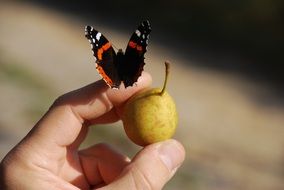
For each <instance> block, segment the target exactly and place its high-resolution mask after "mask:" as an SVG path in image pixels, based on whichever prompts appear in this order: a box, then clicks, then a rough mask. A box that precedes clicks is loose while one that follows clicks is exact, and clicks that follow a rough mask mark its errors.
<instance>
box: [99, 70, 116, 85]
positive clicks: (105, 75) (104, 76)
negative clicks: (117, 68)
mask: <svg viewBox="0 0 284 190" xmlns="http://www.w3.org/2000/svg"><path fill="white" fill-rule="evenodd" d="M97 70H98V72H99V74H100V75H101V76H102V77H103V79H104V81H105V82H106V83H107V84H108V85H109V86H110V87H111V86H112V85H113V81H112V80H111V78H109V77H108V76H107V74H106V73H105V72H104V69H103V68H102V67H101V66H99V65H97Z"/></svg>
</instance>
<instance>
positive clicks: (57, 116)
mask: <svg viewBox="0 0 284 190" xmlns="http://www.w3.org/2000/svg"><path fill="white" fill-rule="evenodd" d="M151 82H152V80H151V76H150V75H149V74H147V73H143V74H142V76H141V77H140V78H139V80H138V82H137V85H134V86H133V87H129V88H126V89H119V90H116V89H110V88H109V87H108V86H107V85H106V84H105V83H104V81H102V80H101V81H97V82H95V83H92V84H90V85H88V86H85V87H83V88H81V89H78V90H75V91H72V92H70V93H67V94H65V95H63V96H61V97H60V98H58V99H57V100H56V101H55V103H54V104H53V105H52V106H51V108H50V109H49V111H48V112H47V113H46V114H45V115H44V116H43V118H42V119H41V120H40V121H39V122H38V123H37V124H36V126H35V127H34V128H33V130H32V131H31V133H30V134H29V135H28V136H29V139H31V138H37V143H38V145H40V144H41V143H42V144H43V145H45V146H46V145H48V144H49V143H52V144H53V143H56V144H57V145H59V146H68V145H71V144H72V143H73V142H74V141H75V140H76V138H77V136H78V135H79V133H80V131H81V128H82V126H83V124H85V123H88V122H90V121H91V123H94V122H99V121H100V122H103V121H104V120H106V118H107V120H109V121H116V120H118V119H119V116H118V115H117V113H116V111H115V107H118V106H121V105H122V104H123V103H124V102H125V101H126V100H127V99H129V98H130V97H131V96H132V95H133V94H134V93H136V92H137V91H139V90H141V89H144V88H146V87H148V86H150V84H151ZM38 137H40V138H38Z"/></svg>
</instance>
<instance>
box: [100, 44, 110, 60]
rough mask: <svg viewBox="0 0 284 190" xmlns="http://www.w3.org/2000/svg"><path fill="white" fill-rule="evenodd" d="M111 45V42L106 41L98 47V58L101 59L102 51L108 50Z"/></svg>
mask: <svg viewBox="0 0 284 190" xmlns="http://www.w3.org/2000/svg"><path fill="white" fill-rule="evenodd" d="M110 47H111V44H110V43H109V42H108V43H106V44H105V45H103V46H102V47H101V48H100V49H98V51H97V56H98V59H99V60H102V59H103V53H104V51H106V50H108V49H109V48H110Z"/></svg>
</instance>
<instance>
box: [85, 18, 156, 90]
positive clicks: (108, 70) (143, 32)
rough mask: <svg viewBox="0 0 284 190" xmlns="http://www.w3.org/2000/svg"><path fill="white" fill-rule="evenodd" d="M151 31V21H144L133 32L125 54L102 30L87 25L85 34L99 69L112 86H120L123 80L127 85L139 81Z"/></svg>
mask: <svg viewBox="0 0 284 190" xmlns="http://www.w3.org/2000/svg"><path fill="white" fill-rule="evenodd" d="M150 32H151V26H150V23H149V21H143V22H142V23H141V24H140V25H139V26H138V28H137V29H136V30H135V32H134V33H133V34H132V36H131V38H130V40H129V42H128V44H127V48H126V51H125V54H123V52H122V51H121V50H119V51H118V53H117V54H116V53H115V51H114V49H113V48H112V46H111V43H110V42H109V41H108V40H107V39H106V38H105V37H104V36H103V35H102V34H101V33H100V32H98V31H96V30H95V29H94V28H93V27H91V26H86V28H85V36H86V38H87V39H88V40H89V42H90V44H91V46H92V50H93V53H94V56H95V57H96V63H97V70H98V72H99V74H100V75H101V76H102V78H103V79H104V81H105V82H106V83H107V84H108V85H109V86H110V87H111V88H119V85H120V83H121V82H122V81H123V83H124V86H125V87H128V86H132V85H133V84H134V83H135V82H137V80H138V78H139V76H141V73H142V71H143V66H144V64H145V63H144V59H145V58H144V54H145V52H146V47H147V45H148V39H149V34H150Z"/></svg>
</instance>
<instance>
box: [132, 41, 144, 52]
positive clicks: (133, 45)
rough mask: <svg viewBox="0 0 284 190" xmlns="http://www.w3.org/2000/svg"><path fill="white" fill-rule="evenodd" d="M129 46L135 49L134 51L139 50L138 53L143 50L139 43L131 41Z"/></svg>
mask: <svg viewBox="0 0 284 190" xmlns="http://www.w3.org/2000/svg"><path fill="white" fill-rule="evenodd" d="M128 46H129V47H131V48H133V49H137V50H138V51H142V50H143V48H142V46H139V45H138V44H137V43H135V42H133V41H129V43H128Z"/></svg>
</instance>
